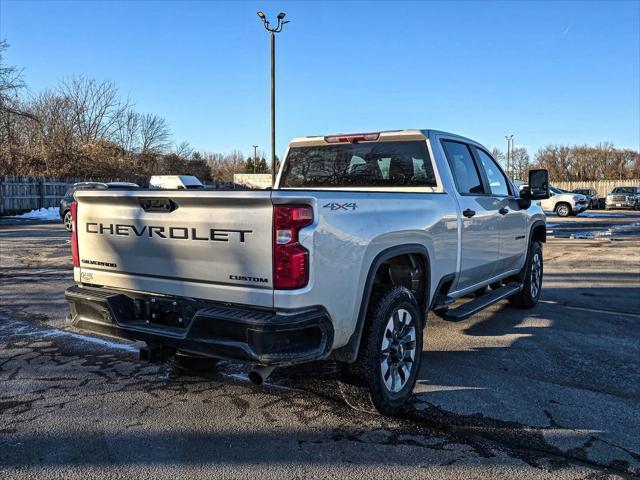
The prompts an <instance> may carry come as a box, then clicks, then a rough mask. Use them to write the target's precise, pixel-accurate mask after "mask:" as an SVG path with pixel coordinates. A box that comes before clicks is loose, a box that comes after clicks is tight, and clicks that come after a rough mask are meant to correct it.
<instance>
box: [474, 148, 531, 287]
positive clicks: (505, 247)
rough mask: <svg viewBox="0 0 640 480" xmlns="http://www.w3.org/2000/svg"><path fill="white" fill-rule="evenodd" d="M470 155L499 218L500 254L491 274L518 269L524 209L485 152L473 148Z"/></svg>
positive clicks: (523, 243)
mask: <svg viewBox="0 0 640 480" xmlns="http://www.w3.org/2000/svg"><path fill="white" fill-rule="evenodd" d="M472 150H473V153H474V154H475V155H476V159H477V160H478V164H479V165H480V168H481V171H480V173H481V174H483V175H484V177H485V178H484V180H485V182H486V184H488V185H489V189H490V190H491V196H492V198H493V200H494V202H495V204H496V205H497V206H498V207H499V210H498V213H500V214H501V215H502V219H501V220H500V224H499V227H498V228H499V232H500V254H499V262H498V265H497V267H496V271H494V272H493V275H494V276H495V275H499V274H501V273H505V272H508V271H510V270H519V269H520V268H521V267H522V265H523V262H524V256H525V255H526V254H527V248H526V247H527V243H526V242H527V232H526V225H527V219H526V210H524V209H522V208H520V206H519V205H518V199H517V197H516V196H515V192H514V191H513V186H512V185H511V182H509V181H508V180H507V177H506V175H505V174H504V173H503V172H502V169H501V168H500V167H499V166H498V164H497V162H496V161H495V160H494V159H493V157H491V155H489V153H487V152H486V151H485V150H484V149H482V148H479V147H476V146H474V147H473V148H472Z"/></svg>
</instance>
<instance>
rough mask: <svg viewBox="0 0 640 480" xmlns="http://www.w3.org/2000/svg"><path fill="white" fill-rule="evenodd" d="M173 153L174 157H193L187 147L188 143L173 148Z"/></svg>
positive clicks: (190, 149)
mask: <svg viewBox="0 0 640 480" xmlns="http://www.w3.org/2000/svg"><path fill="white" fill-rule="evenodd" d="M174 152H175V154H176V155H178V156H179V157H182V158H186V159H190V158H191V157H192V156H193V153H194V152H193V148H192V147H191V145H189V142H181V143H180V144H179V145H176V146H175V149H174Z"/></svg>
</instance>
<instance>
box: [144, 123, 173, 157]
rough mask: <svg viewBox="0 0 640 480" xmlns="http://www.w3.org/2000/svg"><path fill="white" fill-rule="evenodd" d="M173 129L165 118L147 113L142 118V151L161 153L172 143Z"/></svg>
mask: <svg viewBox="0 0 640 480" xmlns="http://www.w3.org/2000/svg"><path fill="white" fill-rule="evenodd" d="M170 139H171V130H170V129H169V125H167V122H166V120H165V119H164V118H161V117H158V116H157V115H152V114H150V113H147V114H145V115H142V116H141V118H140V153H142V154H148V153H161V152H163V151H165V150H167V149H168V148H169V147H170V145H171V142H170Z"/></svg>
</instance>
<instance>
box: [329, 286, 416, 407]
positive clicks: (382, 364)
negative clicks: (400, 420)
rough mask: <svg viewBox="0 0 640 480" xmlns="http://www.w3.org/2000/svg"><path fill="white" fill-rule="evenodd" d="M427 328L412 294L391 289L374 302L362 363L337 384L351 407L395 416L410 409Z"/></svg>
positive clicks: (358, 361)
mask: <svg viewBox="0 0 640 480" xmlns="http://www.w3.org/2000/svg"><path fill="white" fill-rule="evenodd" d="M423 325H424V320H423V315H422V313H421V312H420V307H419V306H418V302H417V301H416V299H415V297H414V296H413V294H412V293H411V292H410V291H409V290H408V289H406V288H404V287H392V288H389V289H385V290H382V291H380V292H377V293H376V294H375V295H374V296H373V297H372V300H371V302H370V304H369V308H368V311H367V318H366V323H365V328H364V331H363V332H362V339H361V341H360V351H359V352H358V357H357V359H356V361H355V363H353V364H351V365H349V366H348V367H347V369H346V372H345V373H344V374H343V376H342V378H341V381H340V382H339V388H340V392H341V394H342V396H343V398H344V399H345V401H346V402H347V403H348V404H349V405H350V406H351V407H353V408H355V409H357V410H362V411H366V412H369V413H380V414H383V415H395V414H398V413H399V412H401V411H402V410H403V409H404V408H405V407H406V406H407V404H408V403H409V401H410V400H411V398H412V394H413V388H414V386H415V384H416V379H417V376H418V370H419V369H420V359H421V355H422V330H423Z"/></svg>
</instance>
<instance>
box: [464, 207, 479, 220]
mask: <svg viewBox="0 0 640 480" xmlns="http://www.w3.org/2000/svg"><path fill="white" fill-rule="evenodd" d="M475 214H476V211H475V210H471V209H470V208H467V209H466V210H465V211H464V212H462V215H464V216H465V217H467V218H471V217H473V216H474V215H475Z"/></svg>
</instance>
